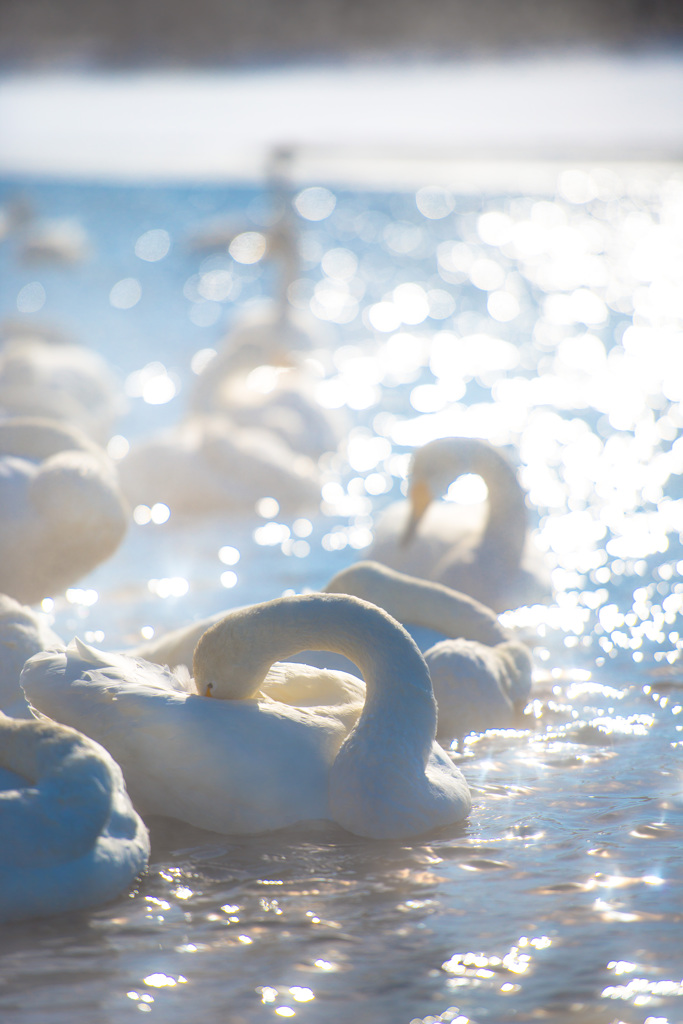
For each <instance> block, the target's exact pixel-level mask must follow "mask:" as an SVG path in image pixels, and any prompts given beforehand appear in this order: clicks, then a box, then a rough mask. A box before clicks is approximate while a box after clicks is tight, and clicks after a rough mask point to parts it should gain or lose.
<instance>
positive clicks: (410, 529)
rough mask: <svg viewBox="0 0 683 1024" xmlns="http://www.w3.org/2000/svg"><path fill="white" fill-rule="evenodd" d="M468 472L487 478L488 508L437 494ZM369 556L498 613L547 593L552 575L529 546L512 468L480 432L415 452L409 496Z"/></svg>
mask: <svg viewBox="0 0 683 1024" xmlns="http://www.w3.org/2000/svg"><path fill="white" fill-rule="evenodd" d="M464 473H474V474H477V475H478V476H480V477H482V479H483V480H484V482H485V483H486V486H487V489H488V499H487V502H486V506H485V509H481V508H473V507H472V506H469V507H467V508H462V507H458V506H457V505H455V504H454V503H451V502H442V501H436V500H435V499H437V498H439V497H440V496H441V495H443V494H445V492H446V491H447V489H448V487H449V485H450V484H451V482H452V481H453V480H455V479H457V478H458V477H459V476H461V475H462V474H464ZM368 556H369V557H370V558H372V559H375V560H376V561H378V562H383V563H385V564H386V565H389V566H391V567H392V568H394V569H398V570H400V571H402V572H406V573H410V574H411V575H414V576H422V577H424V578H426V579H431V580H436V581H438V582H440V583H445V584H447V585H448V586H449V587H452V588H453V589H454V590H458V591H462V592H463V593H465V594H470V595H471V596H472V597H475V598H477V599H478V600H479V601H482V602H483V603H484V604H485V605H487V606H488V607H490V608H493V609H494V610H495V611H504V610H505V609H508V608H516V607H519V606H520V605H523V604H533V603H535V602H538V601H544V600H547V598H548V597H549V596H550V591H551V588H550V579H549V573H548V571H547V570H546V568H545V566H544V565H543V563H542V561H541V559H540V556H539V554H538V553H536V552H535V551H534V550H533V548H532V546H531V544H530V538H529V525H528V509H527V505H526V496H525V494H524V491H523V490H522V488H521V486H520V484H519V482H518V480H517V475H516V473H515V470H514V468H513V467H512V466H511V465H510V463H509V462H508V460H507V459H506V458H505V456H504V455H503V454H502V453H501V452H500V451H499V450H498V449H497V448H495V447H494V446H493V445H491V444H489V443H488V442H487V441H483V440H481V439H479V438H469V437H444V438H439V439H437V440H435V441H430V442H429V443H428V444H426V445H424V446H423V447H422V448H419V449H418V450H417V451H416V452H415V455H414V458H413V462H412V467H411V472H410V478H409V487H408V499H407V501H402V502H398V503H396V504H395V505H394V506H391V507H390V508H389V509H387V512H386V514H385V515H384V516H382V517H381V518H380V520H379V522H378V524H377V527H376V532H375V541H374V543H373V545H372V547H371V548H370V549H369V551H368Z"/></svg>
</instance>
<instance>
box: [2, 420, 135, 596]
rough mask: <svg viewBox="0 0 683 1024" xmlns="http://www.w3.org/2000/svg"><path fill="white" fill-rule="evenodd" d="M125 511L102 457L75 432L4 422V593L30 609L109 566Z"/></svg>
mask: <svg viewBox="0 0 683 1024" xmlns="http://www.w3.org/2000/svg"><path fill="white" fill-rule="evenodd" d="M127 521H128V510H127V506H126V503H125V501H124V499H123V497H122V495H121V492H120V490H119V486H118V482H117V479H116V475H115V472H114V469H113V467H112V465H111V463H110V462H109V459H108V458H107V456H106V455H105V453H104V451H103V450H102V449H101V448H99V446H97V445H96V444H94V443H93V442H91V441H89V440H88V438H86V437H85V435H84V434H82V433H81V432H80V431H79V430H77V429H76V428H75V427H70V426H67V425H66V424H60V423H57V422H56V421H51V420H47V419H40V418H38V417H35V418H33V417H14V418H11V419H4V420H0V591H2V592H3V593H6V594H10V595H11V596H12V597H14V598H16V599H17V600H18V601H21V602H22V603H25V604H34V603H35V602H37V601H40V600H41V599H42V598H44V597H47V596H49V595H52V594H55V593H59V592H61V591H63V590H64V589H65V588H66V587H68V586H70V585H71V584H73V583H75V582H76V581H77V580H79V579H80V578H81V577H82V576H84V575H85V574H86V573H87V572H89V571H90V570H91V569H94V568H95V566H96V565H98V564H99V563H100V562H102V561H104V560H105V559H106V558H109V556H110V555H111V554H113V552H114V551H115V550H116V548H117V547H118V545H119V543H120V542H121V540H122V538H123V535H124V533H125V531H126V527H127Z"/></svg>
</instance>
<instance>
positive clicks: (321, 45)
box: [0, 0, 683, 67]
mask: <svg viewBox="0 0 683 1024" xmlns="http://www.w3.org/2000/svg"><path fill="white" fill-rule="evenodd" d="M682 30H683V14H682V11H681V5H680V3H676V2H675V0H601V2H599V3H596V2H594V0H555V2H552V3H547V2H545V3H544V2H540V0H517V2H515V3H505V2H501V0H477V2H473V0H423V2H421V3H415V2H414V0H394V2H392V3H390V4H389V3H378V2H376V0H375V2H362V0H293V2H291V3H278V2H277V0H256V2H252V3H236V2H234V0H232V2H231V0H223V2H221V0H199V2H196V3H179V2H177V0H174V2H167V0H144V2H142V3H140V2H137V0H121V2H118V3H113V2H110V0H57V2H51V0H3V4H2V6H1V8H0V59H2V61H3V62H4V63H5V64H6V65H10V66H36V65H37V66H40V65H52V66H60V65H61V66H64V65H74V64H75V65H78V66H107V67H131V66H140V65H147V66H160V65H166V66H175V67H192V66H198V65H199V66H207V65H209V66H219V67H220V66H225V65H226V64H229V65H231V66H239V65H245V64H250V63H253V62H254V61H256V62H258V61H271V60H277V61H292V60H310V59H327V60H329V59H339V58H348V57H353V58H358V59H364V60H368V59H376V58H378V57H386V56H388V55H393V56H401V57H413V58H415V57H418V58H435V57H436V58H450V57H460V58H461V57H472V56H491V55H492V54H501V53H509V52H511V51H517V52H519V51H526V50H528V49H529V48H535V49H537V48H540V47H558V46H560V47H566V46H577V45H582V46H596V45H597V46H610V47H622V48H623V47H640V46H642V45H643V44H666V45H670V44H672V43H674V42H675V41H676V40H679V41H680V35H681V31H682Z"/></svg>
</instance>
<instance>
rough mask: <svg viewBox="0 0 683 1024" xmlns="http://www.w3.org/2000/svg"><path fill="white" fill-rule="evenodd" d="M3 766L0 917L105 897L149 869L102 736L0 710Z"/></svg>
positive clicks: (139, 828) (137, 823)
mask: <svg viewBox="0 0 683 1024" xmlns="http://www.w3.org/2000/svg"><path fill="white" fill-rule="evenodd" d="M0 769H2V770H3V777H2V778H3V781H2V783H0V786H1V787H2V788H0V835H1V836H2V842H0V920H17V919H19V918H25V917H36V916H42V915H45V914H56V913H61V912H64V911H67V910H71V909H80V908H83V907H87V906H91V905H93V904H97V903H104V902H106V901H107V900H109V899H112V898H113V897H114V896H116V895H118V893H120V892H121V891H122V890H123V889H124V888H125V887H126V886H127V885H128V884H130V882H131V881H132V880H133V878H135V876H136V875H137V874H139V873H140V871H142V870H144V868H145V866H146V864H147V859H148V857H149V837H148V834H147V830H146V829H145V827H144V825H143V823H142V821H141V819H140V818H139V817H138V815H137V814H136V813H135V811H134V810H133V808H132V805H131V803H130V800H129V799H128V795H127V793H126V790H125V787H124V783H123V778H122V775H121V770H120V769H119V767H118V765H117V764H116V763H115V762H114V761H113V760H112V758H111V757H110V756H109V754H108V753H107V752H106V750H104V749H102V747H100V746H99V745H98V744H97V743H94V742H93V741H92V740H90V739H88V738H87V737H86V736H83V735H81V734H79V733H78V732H76V731H75V730H74V729H70V728H68V727H66V726H63V725H58V724H57V723H55V722H48V721H44V722H43V721H41V722H36V721H13V720H12V719H9V718H6V717H5V716H4V715H0Z"/></svg>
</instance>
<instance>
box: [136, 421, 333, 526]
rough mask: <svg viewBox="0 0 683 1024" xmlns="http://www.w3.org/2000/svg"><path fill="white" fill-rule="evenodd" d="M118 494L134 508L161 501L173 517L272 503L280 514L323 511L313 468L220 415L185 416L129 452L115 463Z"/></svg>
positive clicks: (268, 436)
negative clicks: (268, 500)
mask: <svg viewBox="0 0 683 1024" xmlns="http://www.w3.org/2000/svg"><path fill="white" fill-rule="evenodd" d="M118 472H119V479H120V481H121V488H122V490H123V492H124V494H125V495H126V497H127V498H128V500H129V501H130V502H131V503H132V504H133V505H137V504H146V505H153V504H154V503H155V502H163V503H164V504H166V505H168V507H169V508H170V509H171V511H172V512H173V513H175V514H176V515H184V516H194V515H210V514H214V513H221V512H227V513H231V512H241V511H245V510H247V511H250V512H251V511H252V510H253V508H254V506H255V505H256V503H257V502H258V501H259V499H260V498H264V497H271V498H275V499H276V500H277V502H278V504H279V505H280V507H281V508H282V510H283V512H284V513H285V514H288V513H296V512H306V511H308V512H313V511H315V510H317V508H318V506H319V504H320V478H319V475H318V471H317V468H316V467H315V465H314V463H313V462H312V461H311V460H310V459H308V458H306V456H304V455H297V454H295V453H294V452H292V451H291V449H290V448H288V446H287V445H286V444H285V443H284V442H283V441H281V440H280V439H279V438H277V437H275V435H273V434H272V433H270V432H269V431H265V430H257V429H253V430H252V429H247V428H242V427H238V426H237V425H236V424H234V423H232V422H231V421H230V420H228V419H227V418H225V417H223V416H193V417H188V418H187V419H185V420H183V421H182V422H181V423H179V424H177V425H176V426H174V427H170V428H169V429H168V430H165V431H163V432H161V433H159V434H157V435H156V436H153V437H151V438H148V439H147V440H143V441H140V442H139V443H138V444H135V445H133V446H132V447H131V449H130V451H129V452H128V454H127V455H125V456H124V457H123V459H121V461H120V462H119V463H118Z"/></svg>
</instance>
